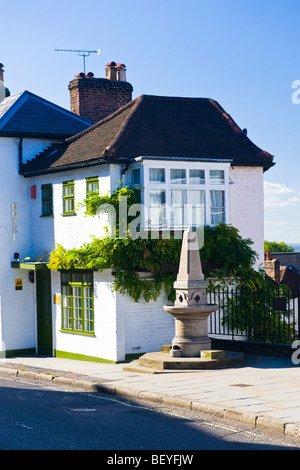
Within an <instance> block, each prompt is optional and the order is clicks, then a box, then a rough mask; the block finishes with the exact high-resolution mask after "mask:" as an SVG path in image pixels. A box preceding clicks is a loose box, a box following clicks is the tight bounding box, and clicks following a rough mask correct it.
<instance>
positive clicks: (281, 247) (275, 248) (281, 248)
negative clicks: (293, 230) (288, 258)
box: [264, 240, 294, 253]
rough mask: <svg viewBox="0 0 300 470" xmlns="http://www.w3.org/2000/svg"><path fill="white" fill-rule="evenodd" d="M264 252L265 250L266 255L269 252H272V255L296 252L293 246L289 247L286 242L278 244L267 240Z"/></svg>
mask: <svg viewBox="0 0 300 470" xmlns="http://www.w3.org/2000/svg"><path fill="white" fill-rule="evenodd" d="M264 250H265V253H266V252H267V251H270V252H271V253H282V252H291V251H294V248H292V247H291V246H289V245H287V244H286V243H284V242H280V243H277V242H268V241H266V240H265V243H264Z"/></svg>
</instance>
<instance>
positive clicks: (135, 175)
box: [131, 168, 141, 184]
mask: <svg viewBox="0 0 300 470" xmlns="http://www.w3.org/2000/svg"><path fill="white" fill-rule="evenodd" d="M140 173H141V172H140V169H139V168H136V169H134V170H131V183H132V184H140V182H141V174H140Z"/></svg>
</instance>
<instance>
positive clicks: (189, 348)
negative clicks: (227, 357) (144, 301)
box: [164, 229, 218, 357]
mask: <svg viewBox="0 0 300 470" xmlns="http://www.w3.org/2000/svg"><path fill="white" fill-rule="evenodd" d="M174 288H175V290H176V300H175V303H174V305H165V306H164V310H165V311H166V312H168V313H170V314H171V315H173V316H174V318H175V337H174V338H173V341H172V349H171V350H170V356H173V357H180V356H182V357H199V356H200V351H201V350H202V349H205V350H207V349H210V348H211V341H210V338H209V337H208V334H207V319H208V317H209V315H210V314H211V313H212V312H214V311H215V310H217V308H218V305H216V304H207V298H206V297H207V296H206V289H207V283H206V282H205V280H204V276H203V272H202V266H201V261H200V254H199V248H198V242H197V234H196V232H193V231H192V229H187V230H186V231H185V232H184V235H183V240H182V248H181V258H180V265H179V271H178V275H177V279H176V282H175V283H174Z"/></svg>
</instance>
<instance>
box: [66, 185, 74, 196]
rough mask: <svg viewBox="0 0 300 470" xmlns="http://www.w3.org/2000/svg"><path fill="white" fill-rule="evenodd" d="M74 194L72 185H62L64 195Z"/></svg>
mask: <svg viewBox="0 0 300 470" xmlns="http://www.w3.org/2000/svg"><path fill="white" fill-rule="evenodd" d="M73 194H74V186H73V185H70V186H64V196H73Z"/></svg>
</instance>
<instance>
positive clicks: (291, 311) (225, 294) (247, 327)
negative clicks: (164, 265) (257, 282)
mask: <svg viewBox="0 0 300 470" xmlns="http://www.w3.org/2000/svg"><path fill="white" fill-rule="evenodd" d="M207 294H208V295H207V300H208V302H209V303H214V304H217V305H219V308H218V310H217V311H216V312H214V313H212V314H211V315H210V317H209V319H208V333H209V335H210V336H212V337H215V338H219V339H231V340H245V341H252V342H260V343H277V344H279V343H280V344H288V345H290V344H291V343H292V342H293V341H294V340H295V339H299V311H300V295H299V291H297V292H292V291H291V290H290V289H288V288H287V287H286V286H283V285H279V286H275V285H274V286H273V285H272V286H270V287H268V288H267V289H253V288H250V287H243V288H241V289H234V288H228V287H226V288H224V287H222V288H220V287H219V288H214V289H211V290H208V292H207Z"/></svg>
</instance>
